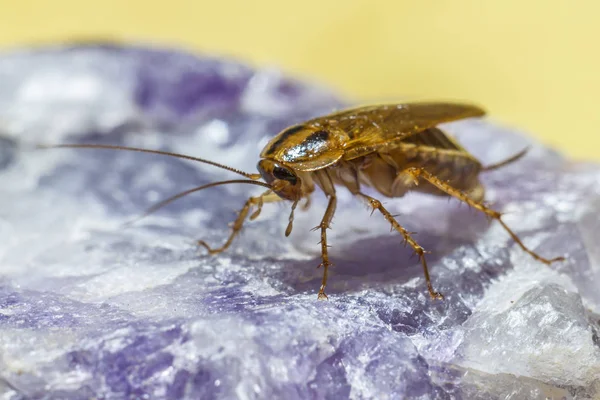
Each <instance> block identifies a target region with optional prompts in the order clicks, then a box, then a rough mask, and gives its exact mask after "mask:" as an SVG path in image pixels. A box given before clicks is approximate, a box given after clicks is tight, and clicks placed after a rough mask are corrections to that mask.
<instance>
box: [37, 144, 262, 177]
mask: <svg viewBox="0 0 600 400" xmlns="http://www.w3.org/2000/svg"><path fill="white" fill-rule="evenodd" d="M36 147H37V148H38V149H60V148H72V149H109V150H126V151H137V152H140V153H151V154H162V155H165V156H171V157H177V158H183V159H186V160H192V161H198V162H201V163H204V164H209V165H212V166H214V167H217V168H221V169H225V170H227V171H231V172H235V173H236V174H238V175H242V176H245V177H246V178H249V179H252V180H256V179H260V174H250V173H248V172H244V171H240V170H239V169H236V168H232V167H228V166H227V165H223V164H219V163H216V162H214V161H210V160H205V159H204V158H198V157H192V156H187V155H185V154H179V153H172V152H170V151H160V150H147V149H140V148H137V147H126V146H113V145H108V144H56V145H37V146H36Z"/></svg>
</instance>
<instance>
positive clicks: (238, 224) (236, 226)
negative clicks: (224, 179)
mask: <svg viewBox="0 0 600 400" xmlns="http://www.w3.org/2000/svg"><path fill="white" fill-rule="evenodd" d="M281 200H282V199H281V197H279V196H277V195H276V194H274V193H272V192H271V191H270V190H268V191H266V192H265V193H263V194H262V195H260V196H258V197H250V198H249V199H248V200H247V201H246V203H245V204H244V207H242V209H241V210H240V212H239V214H238V217H237V218H236V219H235V221H234V223H233V226H232V229H231V234H230V235H229V237H228V238H227V240H226V241H225V243H224V244H223V245H222V246H221V247H217V248H212V247H210V246H209V245H208V244H207V243H206V242H205V241H204V240H199V241H198V245H199V246H203V247H205V248H206V250H208V252H209V254H219V253H221V252H223V251H225V250H227V248H228V247H229V246H230V245H231V243H232V242H233V239H234V238H235V237H236V235H237V234H238V233H239V232H240V230H241V229H242V226H243V225H244V221H245V219H246V217H247V216H248V212H250V208H251V207H252V206H257V209H256V211H255V212H254V213H252V215H251V216H250V219H251V220H253V219H255V218H257V217H258V215H259V214H260V211H261V210H262V206H263V204H264V203H272V202H276V201H281Z"/></svg>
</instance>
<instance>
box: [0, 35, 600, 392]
mask: <svg viewBox="0 0 600 400" xmlns="http://www.w3.org/2000/svg"><path fill="white" fill-rule="evenodd" d="M349 104H351V103H349V102H345V101H343V100H340V98H339V97H337V96H336V95H335V94H332V93H331V92H330V91H328V90H327V89H324V88H322V87H320V86H319V85H315V84H311V83H306V82H301V81H298V80H294V79H290V78H287V77H285V76H283V75H282V74H281V73H279V72H278V71H277V70H272V69H259V70H253V69H251V68H249V67H247V66H244V65H242V64H239V63H236V62H234V61H231V60H221V59H215V58H209V57H204V56H195V55H190V54H186V53H183V52H179V51H173V50H164V49H156V48H140V47H119V46H113V45H81V46H79V45H78V46H68V47H49V48H38V49H34V50H23V51H15V52H10V53H5V54H3V55H1V56H0V392H1V397H0V398H2V399H25V398H64V399H80V398H81V399H84V398H85V399H88V398H103V399H119V398H152V399H154V398H169V399H178V398H191V399H233V398H235V399H275V398H281V399H284V398H285V399H301V398H302V399H303V398H313V399H345V398H348V399H401V398H418V399H463V398H464V399H505V398H506V399H508V398H511V399H538V398H539V399H544V398H557V399H558V398H561V399H562V398H565V399H571V398H577V399H586V398H599V396H600V390H599V389H600V383H599V382H600V344H599V343H600V339H599V336H598V335H599V334H598V331H599V326H598V315H599V310H600V290H599V284H600V246H598V242H597V240H598V239H597V237H598V232H599V231H600V219H599V218H598V214H599V212H600V194H599V189H598V188H599V187H600V167H599V166H598V165H593V164H591V163H579V162H573V161H570V160H568V159H565V158H564V157H562V156H561V155H560V154H558V153H556V152H555V151H552V150H551V149H548V148H546V147H544V146H543V145H541V144H539V143H536V142H534V141H533V140H532V139H530V138H528V137H527V135H524V134H522V133H519V132H515V131H514V130H513V129H510V128H506V127H503V126H502V125H501V124H499V123H497V122H494V121H492V119H491V118H485V119H472V120H465V121H461V122H455V123H452V124H447V125H446V126H445V127H444V128H445V129H446V130H447V131H448V132H449V133H451V134H452V135H454V136H456V137H457V138H458V139H459V140H460V141H461V143H463V145H464V146H465V147H466V148H467V149H468V150H469V151H471V152H472V153H473V154H474V155H475V156H477V157H479V158H480V159H481V160H482V162H483V163H484V164H489V163H492V162H497V161H499V160H501V159H503V158H506V157H507V156H510V155H512V154H514V153H515V152H517V151H520V150H521V149H523V148H524V147H525V146H531V150H530V152H529V153H528V155H527V156H526V157H525V158H523V159H522V160H520V161H519V162H516V163H514V164H512V165H510V166H507V167H505V168H503V169H501V170H497V171H490V172H488V173H485V174H484V175H483V177H482V179H483V181H484V183H485V185H486V188H487V201H488V202H490V203H491V204H493V206H494V208H496V209H497V210H499V211H501V212H504V213H506V214H505V221H506V222H507V223H508V225H509V226H511V227H512V228H513V229H514V230H515V231H516V232H517V233H518V234H519V235H520V237H521V238H522V239H523V240H524V241H525V243H527V244H528V245H529V246H531V247H532V248H534V249H535V250H536V251H538V252H539V253H540V254H542V255H545V256H549V257H554V256H558V255H563V256H565V257H566V258H567V260H566V261H565V262H562V263H558V264H553V265H552V266H550V267H548V266H545V265H543V264H541V263H539V262H537V261H535V260H534V259H532V258H531V257H530V256H528V255H527V254H525V253H524V252H523V251H521V250H520V249H519V248H518V247H517V246H516V245H515V243H514V242H513V241H512V240H511V239H510V238H509V237H508V235H507V234H506V233H505V232H504V231H503V230H502V228H501V227H500V226H499V224H497V223H494V222H490V221H488V220H487V219H486V218H485V217H484V216H482V215H480V213H478V212H476V211H474V210H472V209H470V208H468V207H467V206H464V205H460V204H459V203H458V202H457V201H455V200H447V199H441V198H434V197H430V196H426V195H418V194H410V195H408V196H406V197H404V198H401V199H385V198H384V199H382V200H384V202H385V204H386V206H387V207H388V208H389V209H390V211H391V212H392V213H394V214H399V216H398V219H399V221H400V223H401V224H403V225H404V226H405V227H406V228H407V229H408V230H409V231H413V232H418V233H417V235H416V239H417V240H418V241H419V242H420V244H422V245H423V246H424V247H425V248H426V249H427V250H429V251H431V254H430V255H429V258H428V260H429V263H430V269H431V273H432V281H433V284H434V286H435V287H436V289H437V290H439V291H441V292H442V293H444V294H445V296H446V300H444V301H433V300H431V299H430V298H429V296H428V294H427V291H426V287H425V282H424V279H423V276H422V270H421V267H420V265H419V263H418V259H417V258H416V257H414V256H413V255H412V254H411V251H410V249H408V248H405V247H403V246H402V242H401V238H400V237H399V235H397V234H395V233H390V231H389V225H388V224H387V223H386V222H385V221H384V220H383V218H382V217H381V216H380V215H378V214H373V215H372V216H371V215H370V211H369V210H368V207H367V206H365V205H364V204H363V203H361V202H359V201H357V200H356V199H354V198H352V197H351V196H350V195H349V193H347V191H346V190H345V189H340V190H339V191H338V192H339V195H340V200H339V204H338V212H337V214H336V216H335V219H334V223H333V226H332V230H331V231H329V232H330V233H329V235H330V244H331V245H332V247H331V250H330V256H331V258H332V261H333V262H334V264H335V266H334V267H333V269H332V272H331V276H330V280H329V286H328V289H329V290H328V294H329V300H328V301H318V300H317V291H318V288H319V285H320V280H321V270H320V269H317V268H316V267H317V265H318V264H319V262H320V259H319V255H320V253H319V245H318V244H317V243H318V241H319V233H318V232H312V231H311V228H312V227H314V226H316V225H317V224H318V221H319V220H320V217H321V214H322V212H323V211H324V207H325V204H326V203H325V198H324V196H323V195H322V193H320V192H317V193H316V195H315V196H313V202H312V205H311V207H310V209H309V210H308V211H306V212H301V211H297V212H296V222H295V225H294V231H293V232H292V235H291V236H290V237H289V238H285V236H284V234H283V233H284V229H285V226H286V222H287V218H288V215H289V205H288V204H287V203H285V204H276V205H268V204H267V205H265V207H264V210H263V214H262V215H261V216H260V218H259V219H257V220H256V221H253V222H250V223H248V224H247V225H246V226H245V228H244V230H243V233H242V235H241V236H240V237H239V238H238V239H237V240H236V241H235V242H234V244H233V246H232V247H231V248H230V250H229V251H227V252H226V253H224V254H221V255H219V256H208V255H206V254H205V252H203V251H202V250H201V249H199V248H198V247H197V246H196V241H197V240H198V239H203V240H206V241H207V242H209V243H210V244H220V243H221V242H222V241H223V240H224V239H225V238H226V236H227V235H228V233H229V228H228V226H227V225H228V223H230V222H231V221H232V220H233V219H234V218H235V215H236V214H235V212H236V211H237V210H239V208H241V206H242V205H243V202H244V201H245V199H246V198H247V197H248V196H249V195H254V194H257V193H260V192H261V190H262V189H261V188H257V187H253V186H247V185H230V186H222V187H217V188H212V189H209V190H206V191H203V192H199V193H197V194H193V195H190V196H188V197H185V198H182V199H180V200H179V201H177V202H175V203H172V204H171V205H170V206H168V207H166V208H164V209H162V210H161V211H160V212H157V213H156V214H154V215H152V216H149V217H147V218H145V219H143V220H140V221H139V222H137V223H136V224H133V225H131V226H124V223H125V222H127V221H129V220H131V219H132V218H134V217H136V216H138V215H139V214H140V213H141V212H142V211H144V210H145V209H146V208H147V207H149V206H151V205H152V204H154V203H156V202H157V201H159V200H161V199H163V198H165V197H168V196H170V195H172V194H174V193H177V192H179V191H183V190H185V189H188V188H191V187H194V186H198V185H201V184H205V183H208V182H211V181H215V180H220V179H235V178H236V176H235V175H232V174H231V173H229V172H227V171H223V170H219V169H216V168H213V167H211V166H207V165H201V164H197V163H193V162H191V161H186V160H181V159H174V158H168V157H163V156H157V155H148V154H140V153H131V152H117V151H107V150H72V149H58V150H36V149H34V146H33V145H34V144H35V143H46V144H55V143H103V144H121V145H128V146H138V147H145V148H150V149H162V150H169V151H175V152H182V153H186V154H190V155H193V156H197V157H204V158H209V159H211V160H215V161H218V162H222V163H225V164H228V165H231V166H234V167H236V168H240V169H243V170H246V171H249V172H255V171H256V169H255V165H256V162H257V161H258V155H259V153H260V150H261V148H262V147H263V146H264V145H265V143H266V141H267V140H268V139H269V138H270V137H272V136H273V135H275V134H276V133H277V132H278V131H279V130H281V129H283V128H284V127H286V126H288V125H291V124H293V123H297V122H300V121H302V120H304V119H307V118H309V117H312V116H316V115H320V114H324V113H328V112H331V111H333V110H335V109H338V108H340V107H341V106H344V105H349ZM371 193H372V192H371Z"/></svg>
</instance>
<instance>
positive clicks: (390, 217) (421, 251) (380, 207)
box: [358, 192, 444, 300]
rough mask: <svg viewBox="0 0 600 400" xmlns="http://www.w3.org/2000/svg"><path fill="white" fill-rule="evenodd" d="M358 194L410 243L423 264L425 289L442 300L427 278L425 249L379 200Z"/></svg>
mask: <svg viewBox="0 0 600 400" xmlns="http://www.w3.org/2000/svg"><path fill="white" fill-rule="evenodd" d="M358 195H360V196H361V197H363V198H364V199H366V200H367V201H368V202H369V204H370V205H371V207H373V211H375V210H379V212H380V213H381V214H382V215H383V217H384V218H385V219H386V220H387V221H388V222H389V223H390V224H392V228H394V229H395V230H397V231H398V232H399V233H400V234H401V235H402V237H403V238H404V241H405V242H406V243H408V244H409V245H410V247H412V248H413V250H414V251H415V253H417V255H418V256H419V261H421V265H423V273H424V274H425V282H426V283H427V290H428V291H429V295H430V296H431V298H433V299H439V300H443V299H444V296H443V295H442V294H441V293H439V292H436V291H435V290H433V285H432V284H431V279H430V278H429V268H427V261H426V260H425V249H423V247H421V246H420V245H419V244H418V243H417V242H416V241H415V240H414V239H413V238H412V236H410V233H409V232H408V231H407V230H406V229H404V227H402V225H400V224H399V223H398V221H396V219H395V218H394V216H393V215H392V214H390V212H389V211H388V210H386V208H385V207H384V206H383V204H381V202H380V201H379V200H377V199H375V198H373V197H371V196H368V195H366V194H364V193H360V192H359V193H358Z"/></svg>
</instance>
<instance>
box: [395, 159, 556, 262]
mask: <svg viewBox="0 0 600 400" xmlns="http://www.w3.org/2000/svg"><path fill="white" fill-rule="evenodd" d="M405 172H407V173H409V174H410V175H412V176H413V177H414V178H415V179H418V178H423V179H425V180H426V181H427V182H429V183H431V184H432V185H434V186H435V187H437V188H438V189H440V190H442V191H444V192H446V193H447V194H449V195H450V196H452V197H455V198H457V199H459V200H460V201H463V202H465V203H467V204H468V205H469V206H471V207H473V208H475V209H476V210H479V211H481V212H483V213H484V214H485V215H487V216H488V217H490V218H493V219H495V220H497V221H498V222H499V223H500V225H502V227H503V228H504V229H505V230H506V232H507V233H508V234H509V235H510V237H511V238H512V239H513V240H514V241H515V242H516V243H517V244H518V245H519V247H520V248H521V249H523V251H525V252H526V253H529V254H530V255H531V256H532V257H533V258H535V259H536V260H538V261H541V262H543V263H544V264H551V263H553V262H556V261H564V259H565V258H564V257H555V258H551V259H548V258H544V257H542V256H540V255H539V254H537V253H536V252H534V251H533V250H530V249H529V248H528V247H527V246H525V244H523V242H522V241H521V239H519V237H518V236H517V235H516V234H515V233H514V232H513V231H512V230H511V229H510V228H509V227H508V226H507V225H506V224H505V223H504V221H502V215H501V214H500V213H499V212H498V211H495V210H492V209H490V208H488V207H486V206H485V205H483V204H482V203H480V202H477V201H475V200H473V199H472V198H471V197H469V196H468V195H467V194H465V193H463V192H461V191H460V190H458V189H455V188H453V187H452V186H450V185H449V184H447V183H446V182H444V181H442V180H441V179H439V178H437V177H436V176H434V175H432V174H431V173H429V172H428V171H426V170H425V169H423V168H408V169H407V170H405Z"/></svg>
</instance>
